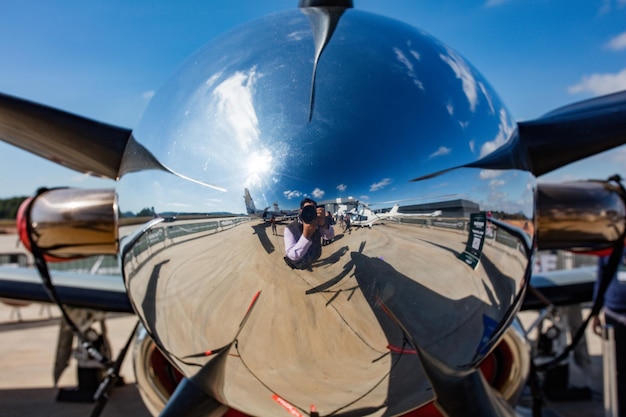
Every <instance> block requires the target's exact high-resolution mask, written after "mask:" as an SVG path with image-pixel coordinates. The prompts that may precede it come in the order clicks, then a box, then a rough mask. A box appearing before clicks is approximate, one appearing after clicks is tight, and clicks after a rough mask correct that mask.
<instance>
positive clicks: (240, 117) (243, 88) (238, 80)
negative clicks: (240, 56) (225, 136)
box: [213, 68, 260, 149]
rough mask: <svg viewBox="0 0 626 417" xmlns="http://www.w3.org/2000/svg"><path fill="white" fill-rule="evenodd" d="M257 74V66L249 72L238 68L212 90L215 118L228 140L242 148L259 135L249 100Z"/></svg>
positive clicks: (257, 122) (252, 105) (254, 111)
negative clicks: (223, 129) (219, 121)
mask: <svg viewBox="0 0 626 417" xmlns="http://www.w3.org/2000/svg"><path fill="white" fill-rule="evenodd" d="M258 77H259V75H258V74H257V72H256V68H252V69H250V70H249V71H248V72H241V71H237V72H235V73H234V74H233V75H231V76H230V77H229V78H227V79H226V80H224V81H222V82H221V83H220V84H219V85H217V86H216V87H215V90H214V91H213V94H214V95H215V96H216V97H217V111H216V112H217V115H218V116H217V117H216V120H221V121H222V123H223V125H224V128H225V129H226V131H227V132H228V133H229V134H230V135H229V137H230V138H231V140H234V141H236V142H237V143H238V144H239V147H240V148H241V149H248V146H249V145H250V144H251V143H252V142H254V141H256V140H257V139H258V137H259V132H260V131H259V121H258V119H257V115H256V110H255V108H254V104H253V100H252V96H253V91H254V85H255V82H256V79H257V78H258Z"/></svg>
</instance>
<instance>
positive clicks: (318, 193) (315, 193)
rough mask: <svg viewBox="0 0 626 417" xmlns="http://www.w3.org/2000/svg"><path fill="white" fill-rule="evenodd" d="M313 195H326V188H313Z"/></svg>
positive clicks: (316, 196) (320, 196) (317, 196)
mask: <svg viewBox="0 0 626 417" xmlns="http://www.w3.org/2000/svg"><path fill="white" fill-rule="evenodd" d="M313 197H315V198H322V197H324V190H320V189H319V188H316V189H315V190H313Z"/></svg>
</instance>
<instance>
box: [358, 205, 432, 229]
mask: <svg viewBox="0 0 626 417" xmlns="http://www.w3.org/2000/svg"><path fill="white" fill-rule="evenodd" d="M360 206H361V207H360V208H359V207H358V206H357V207H356V208H354V209H352V210H350V211H348V212H346V215H348V216H350V224H351V225H352V226H356V227H369V228H371V227H372V225H373V224H374V223H376V222H378V221H381V220H385V219H389V220H398V219H400V218H419V217H438V216H441V214H442V213H443V212H442V211H441V210H434V211H431V212H428V213H400V212H399V209H400V204H399V203H396V204H394V206H393V207H392V208H391V210H389V211H388V212H374V211H372V210H371V209H370V208H369V207H368V206H367V205H365V204H361V205H360Z"/></svg>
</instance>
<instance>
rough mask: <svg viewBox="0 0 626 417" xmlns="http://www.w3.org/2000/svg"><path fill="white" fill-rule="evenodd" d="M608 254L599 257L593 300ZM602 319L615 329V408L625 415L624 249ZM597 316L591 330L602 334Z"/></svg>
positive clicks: (622, 415)
mask: <svg viewBox="0 0 626 417" xmlns="http://www.w3.org/2000/svg"><path fill="white" fill-rule="evenodd" d="M608 258H609V257H608V256H607V257H603V258H600V260H599V262H598V279H597V280H596V285H595V288H594V300H595V299H596V297H598V288H599V283H600V279H601V277H602V274H603V271H604V270H605V268H606V267H607V262H608ZM603 312H604V314H603V315H604V321H605V323H606V324H607V325H611V326H613V329H614V331H615V360H616V371H617V408H618V410H619V412H618V416H619V417H626V251H625V252H623V253H622V259H621V261H620V264H619V266H618V268H617V272H616V273H615V274H614V275H613V277H612V278H611V281H610V282H609V284H608V287H607V288H606V291H605V293H604V304H603ZM601 325H602V323H601V320H600V317H599V316H595V317H594V319H593V330H594V332H595V333H596V334H598V335H602V332H601V331H602V328H601Z"/></svg>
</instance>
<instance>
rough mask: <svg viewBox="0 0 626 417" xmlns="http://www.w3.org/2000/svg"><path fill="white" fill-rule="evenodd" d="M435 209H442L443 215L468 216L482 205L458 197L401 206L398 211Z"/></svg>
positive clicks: (425, 212)
mask: <svg viewBox="0 0 626 417" xmlns="http://www.w3.org/2000/svg"><path fill="white" fill-rule="evenodd" d="M435 210H441V212H442V213H441V217H468V216H469V215H470V214H471V213H478V212H479V211H480V207H479V206H478V204H476V203H474V202H472V201H469V200H463V199H458V200H449V201H440V202H437V203H425V204H413V205H410V206H400V208H399V209H398V212H399V213H405V214H428V213H432V212H433V211H435Z"/></svg>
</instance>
